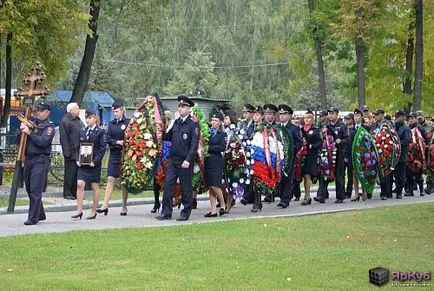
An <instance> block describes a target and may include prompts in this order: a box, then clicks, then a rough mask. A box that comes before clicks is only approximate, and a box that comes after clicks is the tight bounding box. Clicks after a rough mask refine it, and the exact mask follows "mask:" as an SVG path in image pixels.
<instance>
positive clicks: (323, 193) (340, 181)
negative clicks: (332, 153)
mask: <svg viewBox="0 0 434 291" xmlns="http://www.w3.org/2000/svg"><path fill="white" fill-rule="evenodd" d="M344 175H345V167H344V161H343V159H341V158H340V157H339V155H338V156H337V158H336V164H335V176H336V179H335V185H336V199H337V200H344V199H345V186H344ZM328 185H329V181H325V180H324V179H323V178H322V177H320V180H319V187H318V192H317V194H316V196H317V197H318V198H319V199H327V198H328V196H329V194H328V189H327V188H328Z"/></svg>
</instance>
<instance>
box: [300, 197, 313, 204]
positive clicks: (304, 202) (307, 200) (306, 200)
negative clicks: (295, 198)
mask: <svg viewBox="0 0 434 291" xmlns="http://www.w3.org/2000/svg"><path fill="white" fill-rule="evenodd" d="M310 204H312V198H309V199H303V202H301V205H303V206H306V205H310Z"/></svg>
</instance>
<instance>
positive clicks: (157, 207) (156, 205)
mask: <svg viewBox="0 0 434 291" xmlns="http://www.w3.org/2000/svg"><path fill="white" fill-rule="evenodd" d="M160 206H161V205H160V203H158V204H154V208H152V210H151V213H157V212H159V211H160Z"/></svg>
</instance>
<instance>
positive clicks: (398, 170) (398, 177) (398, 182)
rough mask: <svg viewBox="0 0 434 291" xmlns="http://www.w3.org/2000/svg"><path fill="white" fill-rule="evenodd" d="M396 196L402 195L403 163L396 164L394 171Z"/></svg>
mask: <svg viewBox="0 0 434 291" xmlns="http://www.w3.org/2000/svg"><path fill="white" fill-rule="evenodd" d="M393 173H394V176H395V186H396V195H402V189H404V185H405V183H406V166H405V162H398V163H397V164H396V166H395V170H394V172H393Z"/></svg>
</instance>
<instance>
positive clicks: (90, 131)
mask: <svg viewBox="0 0 434 291" xmlns="http://www.w3.org/2000/svg"><path fill="white" fill-rule="evenodd" d="M86 123H87V126H86V127H85V128H82V129H81V130H80V143H86V144H89V145H90V144H91V145H92V149H93V152H92V155H91V159H90V161H91V162H90V163H89V164H87V163H86V164H84V163H83V164H82V162H81V161H80V159H79V158H78V157H77V166H78V171H77V213H76V214H75V215H72V216H71V218H80V219H81V217H82V216H83V198H84V186H85V185H86V182H88V183H91V185H92V191H93V204H92V210H91V213H90V215H89V216H87V217H86V219H95V218H96V207H97V206H98V202H99V182H100V181H101V162H102V158H103V157H104V154H105V150H106V142H105V130H104V129H102V128H100V127H99V118H98V116H97V115H96V112H95V111H94V110H91V109H88V110H86ZM81 147H83V148H84V145H83V146H81ZM77 154H78V155H80V154H81V153H77Z"/></svg>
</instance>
